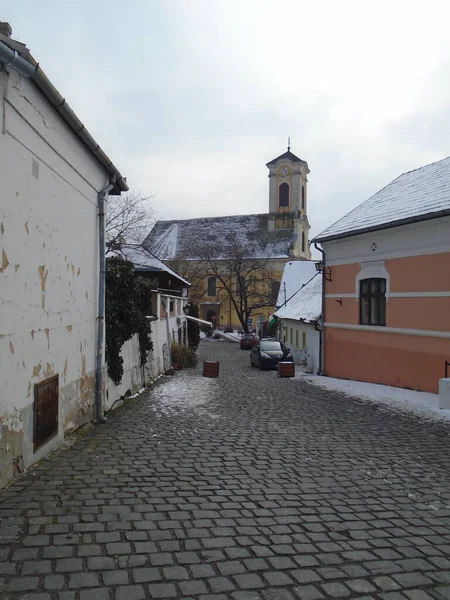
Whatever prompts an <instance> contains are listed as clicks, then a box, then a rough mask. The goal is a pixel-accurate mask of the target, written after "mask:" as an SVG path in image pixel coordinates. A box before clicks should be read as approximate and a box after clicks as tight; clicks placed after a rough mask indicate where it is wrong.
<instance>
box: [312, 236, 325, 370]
mask: <svg viewBox="0 0 450 600" xmlns="http://www.w3.org/2000/svg"><path fill="white" fill-rule="evenodd" d="M314 247H315V249H316V250H318V251H319V252H320V253H321V254H322V262H323V271H322V331H321V332H320V344H319V365H320V373H319V375H324V374H325V252H324V251H323V250H322V248H319V247H318V246H317V242H314Z"/></svg>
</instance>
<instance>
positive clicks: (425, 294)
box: [325, 292, 450, 298]
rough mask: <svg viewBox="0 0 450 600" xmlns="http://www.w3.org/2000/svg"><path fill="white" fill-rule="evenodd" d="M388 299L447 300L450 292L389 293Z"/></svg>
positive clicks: (333, 295) (350, 296)
mask: <svg viewBox="0 0 450 600" xmlns="http://www.w3.org/2000/svg"><path fill="white" fill-rule="evenodd" d="M357 297H358V296H357V295H356V294H325V298H357ZM389 297H390V298H448V297H450V292H391V293H390V294H389Z"/></svg>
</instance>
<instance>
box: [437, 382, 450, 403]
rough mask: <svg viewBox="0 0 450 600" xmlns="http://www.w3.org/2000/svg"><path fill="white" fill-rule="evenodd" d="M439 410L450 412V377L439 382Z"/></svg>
mask: <svg viewBox="0 0 450 600" xmlns="http://www.w3.org/2000/svg"><path fill="white" fill-rule="evenodd" d="M439 408H443V409H444V410H445V409H446V410H450V377H447V379H445V378H442V379H440V380H439Z"/></svg>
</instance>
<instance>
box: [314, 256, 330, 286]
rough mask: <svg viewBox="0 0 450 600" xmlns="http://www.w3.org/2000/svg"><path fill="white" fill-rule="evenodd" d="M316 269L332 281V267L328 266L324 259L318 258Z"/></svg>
mask: <svg viewBox="0 0 450 600" xmlns="http://www.w3.org/2000/svg"><path fill="white" fill-rule="evenodd" d="M316 271H317V272H318V273H323V277H324V279H326V280H327V281H331V267H326V266H325V263H324V262H323V260H318V261H317V262H316Z"/></svg>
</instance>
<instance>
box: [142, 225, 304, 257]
mask: <svg viewBox="0 0 450 600" xmlns="http://www.w3.org/2000/svg"><path fill="white" fill-rule="evenodd" d="M268 218H269V215H268V214H262V215H234V216H229V217H207V218H200V219H184V220H174V221H158V222H157V223H156V224H155V226H154V228H153V229H152V230H151V232H150V233H149V234H148V236H147V237H146V239H145V240H144V242H143V246H144V247H145V248H148V249H149V250H151V251H152V252H153V253H154V254H156V255H157V256H159V257H160V258H161V259H162V260H174V259H175V258H180V259H184V260H195V259H196V258H198V256H196V254H195V249H194V246H195V244H196V243H198V242H205V243H206V244H211V245H212V246H213V245H214V244H215V243H222V242H223V241H226V240H227V238H228V239H229V238H230V237H231V236H236V235H237V236H238V239H242V241H243V243H244V244H247V245H248V247H249V248H251V255H252V256H253V257H254V258H286V259H287V258H289V256H290V250H291V248H292V246H293V244H294V243H295V233H294V230H292V229H290V230H284V229H278V230H275V231H268Z"/></svg>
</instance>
